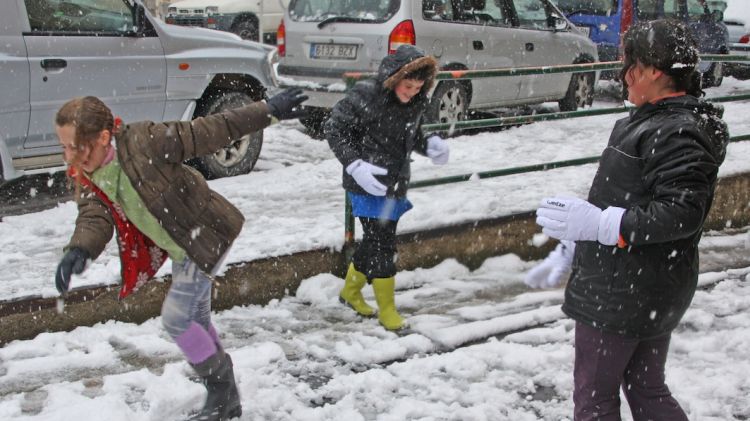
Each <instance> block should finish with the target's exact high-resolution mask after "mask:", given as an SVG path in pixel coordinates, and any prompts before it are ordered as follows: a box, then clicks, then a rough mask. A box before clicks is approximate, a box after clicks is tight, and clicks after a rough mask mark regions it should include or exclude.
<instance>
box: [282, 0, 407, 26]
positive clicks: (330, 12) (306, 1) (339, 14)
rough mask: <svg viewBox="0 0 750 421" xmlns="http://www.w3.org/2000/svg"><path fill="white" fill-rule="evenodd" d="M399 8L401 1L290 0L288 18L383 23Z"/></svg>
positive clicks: (308, 20) (311, 20)
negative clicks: (336, 19)
mask: <svg viewBox="0 0 750 421" xmlns="http://www.w3.org/2000/svg"><path fill="white" fill-rule="evenodd" d="M400 6H401V0H292V1H291V2H290V3H289V17H290V18H291V19H292V20H294V21H305V22H322V21H324V20H330V19H335V18H339V19H338V21H340V22H385V21H387V20H388V19H390V18H391V17H392V16H393V14H394V13H396V11H398V9H399V7H400Z"/></svg>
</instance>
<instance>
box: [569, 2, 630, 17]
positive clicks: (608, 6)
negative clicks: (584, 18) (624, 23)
mask: <svg viewBox="0 0 750 421" xmlns="http://www.w3.org/2000/svg"><path fill="white" fill-rule="evenodd" d="M556 3H557V7H559V8H560V10H561V11H562V12H563V13H565V15H566V16H570V15H573V14H578V13H580V14H584V15H602V16H610V15H613V14H616V13H617V0H557V2H556Z"/></svg>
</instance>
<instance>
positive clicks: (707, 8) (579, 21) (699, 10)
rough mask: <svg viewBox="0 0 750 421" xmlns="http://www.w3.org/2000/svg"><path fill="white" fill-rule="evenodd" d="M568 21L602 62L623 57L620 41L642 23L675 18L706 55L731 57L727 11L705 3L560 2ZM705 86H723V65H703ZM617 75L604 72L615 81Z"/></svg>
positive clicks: (697, 0)
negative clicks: (725, 19) (585, 36)
mask: <svg viewBox="0 0 750 421" xmlns="http://www.w3.org/2000/svg"><path fill="white" fill-rule="evenodd" d="M556 3H557V6H558V7H559V8H560V10H562V11H563V13H565V15H566V16H567V18H568V19H569V20H570V21H571V22H573V23H574V24H575V25H576V26H578V27H579V28H580V29H581V30H582V31H583V32H584V33H586V34H588V35H589V37H590V38H591V40H592V41H594V42H595V43H596V44H597V48H598V50H599V60H600V61H615V60H619V59H620V58H621V57H620V52H619V49H620V39H621V37H622V34H624V33H625V31H627V30H628V28H630V26H631V25H632V24H633V23H635V22H637V21H640V20H654V19H663V18H672V19H677V20H680V21H683V22H685V23H686V24H687V25H688V26H689V27H690V29H691V30H692V32H693V34H694V36H695V37H696V40H697V41H698V48H699V49H700V52H701V53H702V54H727V53H728V52H729V49H728V43H729V40H728V36H729V35H728V31H727V27H726V25H724V23H723V22H721V18H722V14H723V13H722V12H723V9H721V8H719V9H712V7H711V5H712V4H713V3H711V2H706V1H705V0H556ZM699 70H700V71H701V73H703V86H704V87H711V86H719V85H721V81H722V78H723V75H724V72H723V65H722V63H709V62H705V63H702V64H700V65H699ZM613 76H615V73H614V72H603V73H602V77H603V78H608V77H609V78H612V77H613Z"/></svg>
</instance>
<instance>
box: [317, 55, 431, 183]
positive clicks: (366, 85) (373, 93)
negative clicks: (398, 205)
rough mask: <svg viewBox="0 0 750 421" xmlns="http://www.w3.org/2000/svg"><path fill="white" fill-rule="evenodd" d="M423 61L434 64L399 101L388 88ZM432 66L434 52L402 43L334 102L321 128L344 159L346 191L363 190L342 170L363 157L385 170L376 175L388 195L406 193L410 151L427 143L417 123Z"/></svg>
mask: <svg viewBox="0 0 750 421" xmlns="http://www.w3.org/2000/svg"><path fill="white" fill-rule="evenodd" d="M422 66H429V67H430V68H432V69H435V70H434V71H433V72H432V76H431V77H430V79H429V80H427V81H426V82H425V84H424V86H423V87H422V90H421V91H420V92H419V94H417V95H416V96H415V97H414V98H412V100H411V101H409V103H407V104H404V103H402V102H401V101H399V99H398V98H397V97H396V95H395V93H394V91H393V89H394V88H395V87H396V85H397V84H398V82H399V81H400V80H402V79H403V77H404V76H405V75H406V74H408V73H409V72H411V71H414V70H416V69H418V68H420V67H422ZM435 72H436V62H435V59H434V58H432V57H425V56H424V54H423V53H422V52H421V51H420V50H419V49H418V48H416V47H414V46H402V47H400V48H399V49H398V50H397V51H396V54H393V55H389V56H386V57H385V58H384V59H383V61H382V62H381V64H380V68H379V70H378V76H377V78H376V79H374V80H373V79H370V80H364V81H360V82H358V83H357V84H356V85H355V86H354V87H353V88H352V90H351V91H349V93H348V94H347V96H346V97H345V98H344V99H342V100H341V101H339V102H338V103H337V104H336V105H335V106H334V108H333V110H332V112H331V117H330V118H329V119H328V121H326V123H325V125H324V128H323V131H324V134H325V137H326V139H328V144H329V145H330V147H331V149H332V150H333V152H334V154H335V155H336V158H338V160H339V161H341V163H342V164H343V165H344V175H343V178H344V180H343V182H344V188H345V189H346V190H347V191H351V192H354V193H358V194H367V192H365V191H364V190H363V189H362V188H361V187H360V186H359V185H358V184H357V183H356V181H354V179H353V178H352V177H351V176H350V175H349V174H347V173H346V167H347V166H348V165H349V164H351V163H352V162H354V161H356V160H357V159H362V160H364V161H367V162H369V163H371V164H374V165H377V166H380V167H383V168H386V169H387V170H388V174H387V175H383V176H377V179H378V180H379V181H380V182H381V183H383V184H384V185H386V186H387V187H388V195H389V196H397V197H401V196H404V195H405V194H406V190H407V188H408V184H409V179H410V176H411V174H410V165H409V163H410V155H411V152H412V151H416V152H418V153H420V154H423V155H424V154H425V151H426V148H427V145H426V141H425V138H424V136H423V134H422V131H421V129H420V124H421V120H422V114H423V113H424V111H425V110H426V108H427V105H428V103H429V99H428V98H427V92H428V91H429V89H430V87H431V86H432V83H433V81H434V78H435Z"/></svg>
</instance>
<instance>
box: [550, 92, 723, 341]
mask: <svg viewBox="0 0 750 421" xmlns="http://www.w3.org/2000/svg"><path fill="white" fill-rule="evenodd" d="M722 112H723V110H721V109H717V108H714V107H713V106H712V105H710V104H707V103H704V102H701V101H699V100H698V99H696V98H695V97H692V96H681V97H676V98H670V99H666V100H662V101H660V102H658V103H657V104H646V105H643V106H641V107H640V108H638V109H637V110H636V111H635V112H634V113H633V114H632V115H631V116H630V117H628V118H624V119H621V120H619V121H618V122H617V123H616V124H615V128H614V130H613V131H612V135H611V137H610V139H609V145H608V146H607V148H606V149H605V150H604V152H603V154H602V158H601V161H600V163H599V170H598V172H597V174H596V176H595V177H594V181H593V184H592V186H591V190H590V192H589V198H588V200H589V202H591V203H593V204H594V205H596V206H598V207H599V208H601V209H606V208H607V207H608V206H616V207H621V208H625V209H626V212H625V214H624V215H623V219H622V223H621V226H620V234H621V235H622V236H623V239H624V240H625V241H626V242H627V243H628V247H626V248H617V247H611V246H605V245H602V244H600V243H598V242H591V241H581V242H578V243H577V245H576V252H575V257H574V260H573V273H572V275H571V279H570V281H569V283H568V286H567V289H566V291H565V303H564V304H563V308H562V309H563V311H564V312H565V313H566V314H567V315H568V316H570V317H571V318H573V319H575V320H577V321H579V322H582V323H585V324H587V325H591V326H594V327H598V328H601V329H604V330H607V331H611V332H616V333H620V334H623V335H625V336H629V337H635V338H649V337H654V336H659V335H661V334H665V333H668V332H671V331H672V330H673V329H674V328H675V326H676V325H677V323H678V322H679V321H680V319H681V318H682V315H683V314H684V313H685V311H686V310H687V308H688V306H689V305H690V301H691V300H692V298H693V294H694V293H695V288H696V285H697V281H698V241H699V240H700V237H701V231H702V228H703V223H704V221H705V219H706V215H707V214H708V211H709V209H710V208H711V203H712V201H713V197H714V189H715V187H716V181H717V172H718V169H719V165H720V164H721V163H722V161H723V160H724V154H725V150H726V145H727V142H728V139H729V134H728V132H727V127H726V124H724V122H723V121H722V120H721V115H722Z"/></svg>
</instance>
